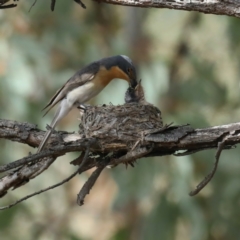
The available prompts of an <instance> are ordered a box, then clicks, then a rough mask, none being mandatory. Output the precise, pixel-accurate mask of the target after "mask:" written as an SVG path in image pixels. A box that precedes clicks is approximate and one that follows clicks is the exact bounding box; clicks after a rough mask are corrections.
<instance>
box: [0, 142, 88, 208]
mask: <svg viewBox="0 0 240 240" xmlns="http://www.w3.org/2000/svg"><path fill="white" fill-rule="evenodd" d="M89 150H90V144H89V145H88V147H87V149H86V151H85V155H84V158H83V161H82V163H81V164H80V165H79V167H78V169H77V170H76V171H75V172H74V173H73V174H71V175H70V176H69V177H67V178H65V179H64V180H62V181H61V182H59V183H57V184H54V185H52V186H50V187H47V188H44V189H42V190H40V191H38V192H34V193H32V194H29V195H27V196H25V197H23V198H21V199H19V200H17V201H16V202H14V203H12V204H10V205H7V206H4V207H0V210H4V209H9V208H11V207H13V206H15V205H17V204H18V203H20V202H23V201H25V200H27V199H29V198H31V197H33V196H35V195H37V194H41V193H43V192H46V191H48V190H50V189H54V188H56V187H58V186H60V185H62V184H64V183H66V182H68V181H69V180H71V179H72V178H73V177H75V176H76V175H77V174H78V173H79V172H80V170H81V168H82V167H83V166H84V164H85V163H86V160H87V157H88V154H89Z"/></svg>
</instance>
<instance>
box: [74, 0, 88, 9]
mask: <svg viewBox="0 0 240 240" xmlns="http://www.w3.org/2000/svg"><path fill="white" fill-rule="evenodd" d="M74 2H76V3H78V4H79V5H80V6H81V7H82V8H84V9H86V5H85V4H84V3H83V2H82V1H81V0H74Z"/></svg>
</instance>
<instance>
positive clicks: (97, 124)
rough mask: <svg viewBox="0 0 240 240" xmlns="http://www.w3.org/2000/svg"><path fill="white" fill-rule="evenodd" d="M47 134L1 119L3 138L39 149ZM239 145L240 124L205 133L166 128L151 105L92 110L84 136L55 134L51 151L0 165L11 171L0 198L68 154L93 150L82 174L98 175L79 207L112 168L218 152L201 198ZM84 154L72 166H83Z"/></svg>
mask: <svg viewBox="0 0 240 240" xmlns="http://www.w3.org/2000/svg"><path fill="white" fill-rule="evenodd" d="M43 135H44V132H43V131H41V130H39V129H38V128H37V127H36V125H33V124H29V123H19V122H16V121H9V120H0V138H4V139H8V140H12V141H17V142H21V143H25V144H28V145H30V146H33V147H37V146H38V145H39V144H40V142H41V140H42V138H43ZM237 143H240V122H239V123H232V124H228V125H222V126H215V127H210V128H204V129H194V128H192V127H191V126H189V125H183V126H170V125H166V126H163V123H162V117H161V112H160V111H159V110H158V109H157V108H156V107H154V106H152V105H150V104H145V105H141V104H136V103H130V104H125V105H121V106H112V105H110V106H106V105H104V106H90V107H87V109H86V112H85V113H84V114H82V117H81V124H80V125H79V132H78V133H74V134H73V133H71V134H70V133H66V132H55V133H54V134H53V135H52V136H51V138H50V140H49V142H48V144H47V146H46V148H47V149H46V150H44V151H42V152H40V153H37V154H32V155H29V156H27V157H24V158H22V159H19V160H17V161H15V162H12V163H9V164H6V165H3V166H0V172H6V171H9V170H11V172H9V173H8V174H7V175H6V176H4V177H2V178H1V179H0V197H2V196H4V195H5V194H6V193H7V191H8V190H9V189H10V188H13V189H15V188H17V187H20V186H22V185H24V184H25V183H27V182H28V181H29V180H31V179H32V178H34V177H36V176H37V175H39V174H40V173H42V172H43V171H44V170H46V169H47V168H48V167H49V166H50V165H51V164H52V163H53V162H54V161H55V160H56V159H57V157H59V156H61V155H64V154H66V153H68V152H75V151H79V152H85V151H86V150H87V149H88V147H89V146H90V147H89V151H90V154H89V155H88V157H87V161H86V164H84V166H83V167H82V168H81V172H82V171H86V170H88V169H90V168H93V167H97V169H98V170H96V172H95V174H93V176H92V177H91V179H89V181H88V182H87V183H86V184H85V185H84V189H82V190H81V191H80V193H79V194H80V195H79V199H78V203H79V204H82V203H83V200H84V197H85V196H86V194H87V193H89V191H90V189H91V188H92V186H93V184H94V183H95V181H96V179H97V177H98V176H99V174H100V172H101V171H102V170H103V169H104V167H105V166H106V165H107V164H109V165H112V166H117V165H118V164H120V163H123V164H130V165H133V163H134V161H135V160H137V159H139V158H142V157H152V156H164V155H171V154H174V155H176V156H182V155H187V154H192V153H194V152H197V151H202V150H205V149H210V148H218V152H217V154H216V164H215V167H214V169H213V171H212V172H211V174H210V175H209V177H207V180H204V181H203V182H202V183H201V184H200V185H199V186H198V187H197V190H195V191H194V192H193V193H194V194H196V193H197V192H199V191H200V190H201V189H202V187H203V186H205V185H206V184H207V183H208V182H209V181H210V180H211V178H212V177H213V175H214V173H215V171H216V169H217V162H218V160H219V157H220V153H221V151H222V149H229V148H232V146H234V145H235V144H237ZM179 151H181V153H179ZM82 155H83V154H81V156H80V157H78V158H77V159H75V160H74V161H72V162H71V163H72V164H74V165H81V163H82V161H83V157H82ZM194 194H192V195H194Z"/></svg>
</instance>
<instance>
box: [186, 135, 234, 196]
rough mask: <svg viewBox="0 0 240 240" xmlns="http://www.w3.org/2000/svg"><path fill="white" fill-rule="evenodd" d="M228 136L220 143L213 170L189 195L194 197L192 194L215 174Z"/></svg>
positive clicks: (195, 193) (197, 191) (196, 192)
mask: <svg viewBox="0 0 240 240" xmlns="http://www.w3.org/2000/svg"><path fill="white" fill-rule="evenodd" d="M230 134H231V133H230ZM228 138H229V135H227V136H225V137H224V138H223V140H222V141H221V142H220V143H219V144H218V148H217V152H216V155H215V162H214V166H213V169H212V171H211V172H210V173H209V174H208V175H207V176H206V177H205V178H204V179H203V180H202V181H201V182H200V183H199V184H198V185H197V186H196V189H194V190H192V191H191V192H190V193H189V196H191V197H192V196H195V195H197V194H198V193H199V192H200V191H201V190H202V189H203V188H204V187H205V186H206V185H207V184H208V183H209V182H210V181H211V180H212V178H213V176H214V174H215V173H216V171H217V167H218V162H219V158H220V155H221V152H222V150H223V149H224V145H225V142H226V140H227V139H228Z"/></svg>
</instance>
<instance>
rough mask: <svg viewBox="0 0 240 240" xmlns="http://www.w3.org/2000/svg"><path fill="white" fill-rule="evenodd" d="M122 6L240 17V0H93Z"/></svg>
mask: <svg viewBox="0 0 240 240" xmlns="http://www.w3.org/2000/svg"><path fill="white" fill-rule="evenodd" d="M93 1H95V2H99V3H108V4H115V5H122V6H131V7H141V8H169V9H176V10H186V11H197V12H202V13H207V14H216V15H227V16H234V17H238V18H239V17H240V2H239V1H238V0H159V1H154V0H140V1H139V0H93Z"/></svg>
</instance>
